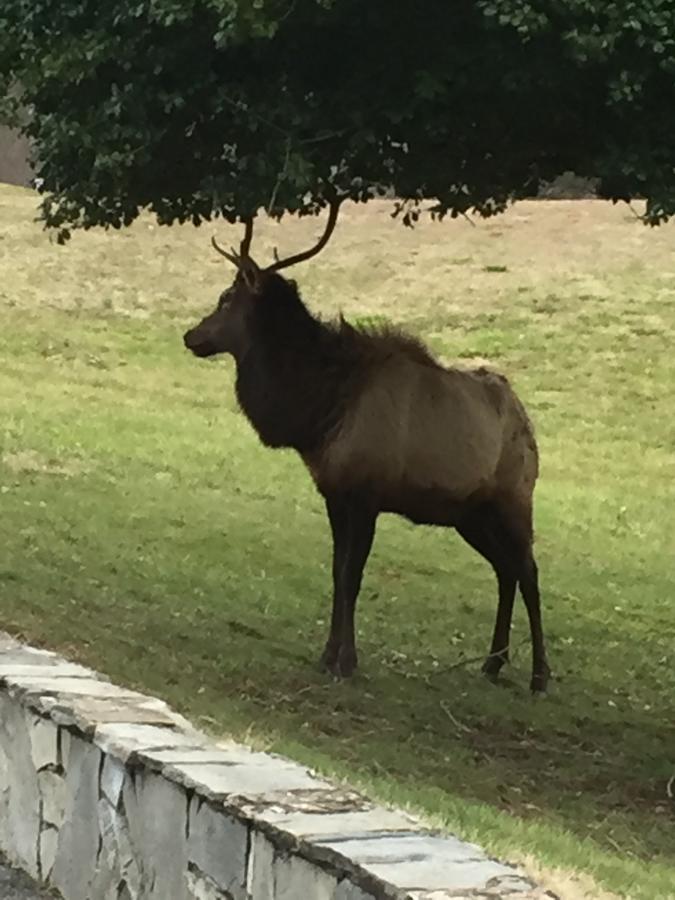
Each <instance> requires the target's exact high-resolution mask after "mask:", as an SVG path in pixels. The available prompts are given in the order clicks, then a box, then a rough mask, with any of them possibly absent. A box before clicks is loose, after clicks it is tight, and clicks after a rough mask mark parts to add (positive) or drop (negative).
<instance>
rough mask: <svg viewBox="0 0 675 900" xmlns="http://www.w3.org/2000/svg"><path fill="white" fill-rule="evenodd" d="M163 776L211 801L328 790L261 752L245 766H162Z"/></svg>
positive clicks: (302, 771) (324, 784) (295, 767)
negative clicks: (313, 789) (308, 790)
mask: <svg viewBox="0 0 675 900" xmlns="http://www.w3.org/2000/svg"><path fill="white" fill-rule="evenodd" d="M164 774H165V775H166V776H167V777H168V778H171V779H173V780H176V781H177V782H179V783H181V784H185V785H187V786H189V787H191V788H194V789H195V790H196V791H198V792H199V793H202V794H204V795H205V796H207V797H209V798H211V799H221V798H224V797H229V796H234V797H260V796H261V795H262V796H267V795H278V794H285V793H286V792H288V791H294V790H303V789H304V790H307V789H312V788H316V789H319V790H321V789H323V790H326V789H330V788H331V785H329V784H328V782H325V781H319V780H318V779H317V778H315V777H314V776H313V775H311V774H310V773H309V772H308V771H307V769H304V768H303V767H302V766H299V765H296V764H295V763H291V762H288V763H284V762H281V761H279V760H276V759H269V758H266V757H265V754H263V753H260V754H255V759H254V760H252V761H250V762H248V763H246V764H243V763H242V764H236V763H235V764H231V765H230V764H220V765H209V764H208V763H206V764H204V765H199V764H192V763H178V764H176V765H171V766H166V768H165V769H164Z"/></svg>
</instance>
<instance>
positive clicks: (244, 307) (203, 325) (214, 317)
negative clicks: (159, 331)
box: [183, 200, 340, 359]
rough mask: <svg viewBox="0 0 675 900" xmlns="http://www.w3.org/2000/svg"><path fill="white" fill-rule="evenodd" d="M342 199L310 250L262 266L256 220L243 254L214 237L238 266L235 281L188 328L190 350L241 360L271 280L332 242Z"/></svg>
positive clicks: (334, 204) (333, 204) (246, 236)
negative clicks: (256, 250)
mask: <svg viewBox="0 0 675 900" xmlns="http://www.w3.org/2000/svg"><path fill="white" fill-rule="evenodd" d="M339 208H340V200H333V201H332V202H331V203H330V206H329V213H328V221H327V223H326V227H325V230H324V232H323V234H322V235H321V238H320V239H319V240H318V241H317V243H316V244H314V246H313V247H310V248H309V249H308V250H303V251H302V252H301V253H296V254H295V255H293V256H289V257H286V259H277V260H276V261H275V262H274V263H272V264H271V265H269V266H267V267H266V268H264V269H263V268H261V267H260V266H259V265H258V264H257V263H256V262H255V260H254V259H253V258H252V257H251V255H250V253H249V250H250V247H251V239H252V237H253V219H252V218H249V219H247V220H246V231H245V234H244V238H243V240H242V241H241V244H240V246H239V253H236V252H235V251H234V249H233V250H231V251H230V252H229V253H228V252H227V251H226V250H223V248H222V247H220V246H219V245H218V243H217V242H216V239H215V238H212V239H211V243H212V244H213V247H214V248H215V249H216V250H217V251H218V253H220V255H221V256H224V257H225V259H227V260H228V261H229V262H231V263H232V264H233V265H234V266H235V267H236V269H237V274H236V275H235V278H234V281H233V282H232V284H231V285H230V287H229V288H227V289H226V290H225V291H223V293H222V294H221V295H220V297H219V299H218V304H217V306H216V308H215V309H214V310H213V312H211V313H210V314H209V315H207V316H205V317H204V318H203V319H202V320H201V322H199V324H198V325H195V327H194V328H191V329H190V330H189V331H186V333H185V335H184V337H183V340H184V343H185V346H186V347H187V349H188V350H191V351H192V353H194V354H195V356H199V357H208V356H214V355H216V354H217V353H231V354H232V355H233V356H234V357H235V359H241V357H242V356H243V355H244V354H245V352H246V350H247V349H248V344H249V340H250V338H249V335H250V329H249V327H248V323H249V321H250V317H251V314H252V312H253V310H254V308H255V305H256V304H258V303H262V302H264V301H265V296H266V294H267V293H268V289H269V286H270V283H271V281H272V280H273V279H277V278H281V277H282V276H280V275H278V274H277V273H278V272H279V271H280V270H281V269H285V268H287V267H288V266H293V265H295V264H296V263H299V262H304V260H306V259H310V258H311V257H312V256H315V255H316V254H317V253H319V252H320V251H321V250H322V249H323V248H324V247H325V246H326V244H327V243H328V240H329V239H330V236H331V234H332V233H333V230H334V228H335V223H336V221H337V216H338V211H339Z"/></svg>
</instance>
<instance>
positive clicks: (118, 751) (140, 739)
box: [94, 722, 206, 761]
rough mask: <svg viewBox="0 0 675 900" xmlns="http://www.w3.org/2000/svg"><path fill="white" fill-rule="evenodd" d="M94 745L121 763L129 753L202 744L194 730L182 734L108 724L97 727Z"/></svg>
mask: <svg viewBox="0 0 675 900" xmlns="http://www.w3.org/2000/svg"><path fill="white" fill-rule="evenodd" d="M94 740H95V742H96V744H97V745H98V746H99V747H100V748H101V750H103V751H104V752H105V753H110V754H112V755H113V756H116V757H117V758H118V759H121V760H122V761H126V760H127V759H128V758H129V757H130V756H131V754H132V753H136V752H138V751H139V750H146V751H147V750H151V749H154V748H156V749H162V748H165V749H172V750H173V749H175V748H176V747H194V746H199V745H203V744H204V743H205V741H206V738H204V737H203V736H202V735H200V734H199V733H198V732H196V731H191V732H189V733H184V732H181V731H176V730H175V729H173V728H160V727H158V726H156V725H135V724H131V725H130V724H128V723H121V722H120V723H110V724H107V725H99V726H98V727H97V728H96V731H95V734H94Z"/></svg>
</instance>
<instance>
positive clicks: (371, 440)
mask: <svg viewBox="0 0 675 900" xmlns="http://www.w3.org/2000/svg"><path fill="white" fill-rule="evenodd" d="M185 343H186V346H187V347H188V348H189V349H190V350H192V352H193V353H195V354H196V355H197V356H210V355H212V354H214V353H222V352H229V353H232V355H233V356H234V357H235V360H236V364H237V379H236V392H237V398H238V401H239V404H240V406H241V408H242V410H243V412H244V413H245V414H246V416H247V417H248V419H249V421H250V422H251V424H252V425H253V427H254V428H255V430H256V431H257V433H258V435H259V436H260V439H261V440H262V442H263V443H264V444H266V445H267V446H269V447H292V448H294V449H295V450H297V451H298V453H299V454H300V455H301V457H302V458H303V460H304V462H305V464H306V465H307V468H308V469H309V471H310V473H311V475H312V478H313V479H314V482H315V484H316V486H317V488H318V490H319V491H320V493H321V494H322V495H323V497H324V499H325V502H326V508H327V512H328V517H329V521H330V524H331V529H332V534H333V580H334V598H333V616H332V623H331V629H330V633H329V637H328V642H327V644H326V648H325V650H324V654H323V657H322V660H323V663H324V665H325V666H326V667H327V668H329V669H330V670H331V671H334V672H336V673H338V674H342V675H349V674H351V672H352V671H353V669H354V667H355V666H356V648H355V642H354V609H355V605H356V598H357V595H358V592H359V589H360V584H361V577H362V573H363V569H364V566H365V563H366V561H367V558H368V554H369V552H370V548H371V545H372V540H373V537H374V532H375V523H376V519H377V516H378V514H379V513H381V512H394V513H397V514H400V515H403V516H405V517H407V518H408V519H410V520H411V521H413V522H415V523H422V524H434V525H444V526H451V527H454V528H456V529H457V531H458V532H459V533H460V534H461V535H462V537H463V538H464V539H465V540H466V541H467V542H468V543H469V544H470V545H471V546H472V547H474V549H476V550H477V551H478V552H479V553H480V554H481V555H483V556H484V557H485V558H486V559H487V560H488V561H489V562H490V563H491V565H492V566H493V568H494V570H495V573H496V575H497V581H498V586H499V608H498V613H497V623H496V626H495V633H494V636H493V641H492V647H491V651H490V655H489V656H488V658H487V660H486V663H485V665H484V667H483V668H484V671H485V672H486V674H488V675H489V676H491V677H493V678H494V677H496V675H497V673H498V672H499V670H500V668H501V666H502V665H503V664H504V662H506V661H507V659H508V645H509V633H510V625H511V614H512V608H513V601H514V595H515V590H516V585H517V584H519V585H520V589H521V592H522V594H523V598H524V600H525V604H526V607H527V611H528V614H529V618H530V626H531V631H532V646H533V673H532V682H531V686H532V689H533V690H544V689H545V687H546V683H547V680H548V675H549V669H548V665H547V663H546V656H545V650H544V643H543V635H542V630H541V615H540V606H539V589H538V578H537V567H536V563H535V561H534V557H533V553H532V494H533V490H534V485H535V481H536V478H537V474H538V456H537V447H536V442H535V438H534V433H533V430H532V426H531V424H530V421H529V419H528V417H527V414H526V412H525V409H524V408H523V406H522V404H521V403H520V401H519V399H518V398H517V396H516V395H515V393H514V392H513V390H512V388H511V387H510V385H509V383H508V381H507V380H506V379H505V378H504V377H503V376H501V375H499V374H497V373H493V372H491V371H489V370H487V369H484V368H481V369H476V370H468V371H467V370H460V369H455V368H449V369H448V368H445V367H443V366H441V365H440V364H439V363H438V362H437V361H436V360H435V359H434V358H433V357H432V356H431V355H430V353H429V351H428V350H427V349H426V348H425V347H424V346H423V345H422V344H421V343H420V342H418V341H416V340H415V339H414V338H411V337H409V336H407V335H404V334H402V333H400V332H398V331H396V330H394V329H382V330H360V329H355V328H353V327H352V326H350V325H349V324H347V323H346V322H344V321H343V320H340V322H338V323H337V324H334V325H331V324H326V323H323V322H321V321H319V320H318V319H316V318H314V317H313V316H312V315H311V314H310V313H309V311H308V310H307V308H306V307H305V305H304V304H303V302H302V300H301V299H300V296H299V294H298V292H297V288H296V286H295V283H294V282H290V281H287V280H286V279H284V278H283V277H281V276H280V275H278V274H274V273H270V272H264V271H261V270H259V269H257V267H255V269H254V271H253V272H252V273H251V272H249V273H248V274H247V273H246V272H245V271H244V272H240V273H239V274H238V275H237V278H236V279H235V282H234V284H233V285H232V287H231V288H230V289H229V290H228V291H226V292H225V293H224V294H223V295H222V297H221V301H220V303H219V306H218V308H217V309H216V311H215V312H214V313H212V314H211V315H210V316H207V317H206V318H205V319H204V320H203V321H202V322H200V324H199V325H197V326H196V327H195V328H193V329H192V330H191V331H189V332H187V333H186V335H185Z"/></svg>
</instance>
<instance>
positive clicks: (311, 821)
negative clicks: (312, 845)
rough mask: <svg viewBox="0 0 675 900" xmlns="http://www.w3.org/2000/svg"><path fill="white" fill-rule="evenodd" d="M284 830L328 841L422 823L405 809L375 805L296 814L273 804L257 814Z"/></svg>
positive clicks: (405, 827)
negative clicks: (346, 809)
mask: <svg viewBox="0 0 675 900" xmlns="http://www.w3.org/2000/svg"><path fill="white" fill-rule="evenodd" d="M256 817H257V818H258V819H259V820H261V821H263V822H269V823H270V825H275V826H276V827H277V828H280V829H281V830H282V831H286V832H288V833H290V834H292V835H294V836H296V837H299V838H306V839H308V840H310V841H311V840H313V839H321V840H322V841H323V842H324V843H325V842H327V841H331V840H341V839H343V838H345V837H352V838H360V837H369V836H370V837H380V836H384V835H387V834H390V833H396V832H401V831H403V832H406V833H409V832H410V831H411V830H413V829H414V828H415V827H417V828H420V829H421V826H419V825H417V823H416V822H415V821H414V819H412V818H411V817H409V816H406V815H405V814H404V813H402V812H396V811H394V810H388V809H382V808H378V807H374V808H373V809H370V810H365V811H363V810H356V811H355V812H338V813H333V812H324V813H304V812H299V813H294V812H288V810H280V809H279V808H278V807H275V806H269V807H268V808H267V809H265V810H259V811H258V813H257V816H256Z"/></svg>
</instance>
